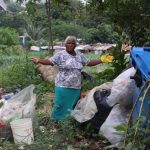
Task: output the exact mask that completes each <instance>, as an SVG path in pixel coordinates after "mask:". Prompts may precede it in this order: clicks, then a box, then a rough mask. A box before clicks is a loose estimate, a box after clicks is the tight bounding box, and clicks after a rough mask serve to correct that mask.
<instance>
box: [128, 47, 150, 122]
mask: <svg viewBox="0 0 150 150" xmlns="http://www.w3.org/2000/svg"><path fill="white" fill-rule="evenodd" d="M130 62H131V63H132V65H133V67H134V68H135V69H136V70H137V72H138V75H139V76H140V78H141V84H140V86H137V85H135V87H134V94H133V95H134V96H133V104H134V103H135V101H136V99H137V97H138V96H139V94H140V92H141V89H142V87H143V86H144V84H145V82H146V80H147V79H149V78H150V47H149V48H148V47H133V48H132V50H131V53H130ZM144 92H145V90H144V91H143V92H142V93H141V96H140V98H139V101H138V103H137V104H136V106H135V109H134V112H133V115H132V119H133V120H135V119H136V118H137V117H138V116H139V111H140V106H141V102H142V97H143V94H144ZM141 116H142V119H144V122H146V121H147V120H148V117H149V116H150V90H149V91H148V93H147V95H146V97H145V99H144V104H143V108H142V115H141Z"/></svg>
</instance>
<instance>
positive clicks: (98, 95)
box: [81, 90, 112, 133]
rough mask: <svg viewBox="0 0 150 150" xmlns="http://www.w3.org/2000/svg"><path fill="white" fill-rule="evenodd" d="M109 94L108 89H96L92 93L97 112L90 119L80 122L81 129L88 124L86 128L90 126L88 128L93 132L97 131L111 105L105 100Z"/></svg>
mask: <svg viewBox="0 0 150 150" xmlns="http://www.w3.org/2000/svg"><path fill="white" fill-rule="evenodd" d="M109 95H110V90H102V91H96V92H95V93H94V95H93V96H94V101H95V103H96V106H97V109H98V112H97V113H96V114H95V116H94V117H93V118H92V119H90V120H88V121H86V122H84V123H81V128H82V129H85V128H86V127H87V126H88V128H89V127H90V130H92V131H94V132H95V133H98V132H99V129H100V127H101V125H102V124H103V123H104V121H105V120H106V118H107V116H108V115H109V113H110V111H111V109H112V107H110V106H109V105H108V104H107V102H106V99H107V97H108V96H109Z"/></svg>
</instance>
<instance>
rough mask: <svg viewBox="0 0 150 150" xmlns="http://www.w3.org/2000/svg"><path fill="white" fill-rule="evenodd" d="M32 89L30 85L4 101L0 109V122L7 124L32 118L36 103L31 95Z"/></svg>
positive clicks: (34, 97)
mask: <svg viewBox="0 0 150 150" xmlns="http://www.w3.org/2000/svg"><path fill="white" fill-rule="evenodd" d="M34 88H35V87H34V85H30V86H28V87H26V88H24V89H23V90H22V91H20V92H19V93H17V94H16V95H14V96H13V97H11V99H9V100H8V101H5V102H4V104H3V106H2V107H1V109H0V120H1V121H2V122H4V123H9V122H10V121H12V120H15V119H19V118H26V117H30V118H33V113H34V110H35V102H36V96H35V94H34V93H33V90H34Z"/></svg>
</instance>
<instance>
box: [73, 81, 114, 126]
mask: <svg viewBox="0 0 150 150" xmlns="http://www.w3.org/2000/svg"><path fill="white" fill-rule="evenodd" d="M111 87H112V82H107V83H104V84H102V85H100V86H97V87H95V88H93V89H92V90H91V91H90V92H89V93H88V95H87V96H85V97H84V98H81V99H80V100H79V101H78V103H77V105H76V106H75V108H74V110H72V111H71V116H73V117H74V118H75V119H76V120H77V121H78V122H80V123H82V122H85V121H88V120H90V119H91V118H93V117H94V115H95V113H96V112H97V111H98V110H97V106H96V104H95V101H94V97H93V95H94V93H95V92H96V91H101V90H103V89H106V90H107V89H111Z"/></svg>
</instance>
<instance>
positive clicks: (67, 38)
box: [65, 35, 77, 45]
mask: <svg viewBox="0 0 150 150" xmlns="http://www.w3.org/2000/svg"><path fill="white" fill-rule="evenodd" d="M69 39H73V40H74V41H75V44H76V45H77V38H76V37H75V36H71V35H69V36H67V37H66V39H65V44H66V43H67V41H68V40H69Z"/></svg>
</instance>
